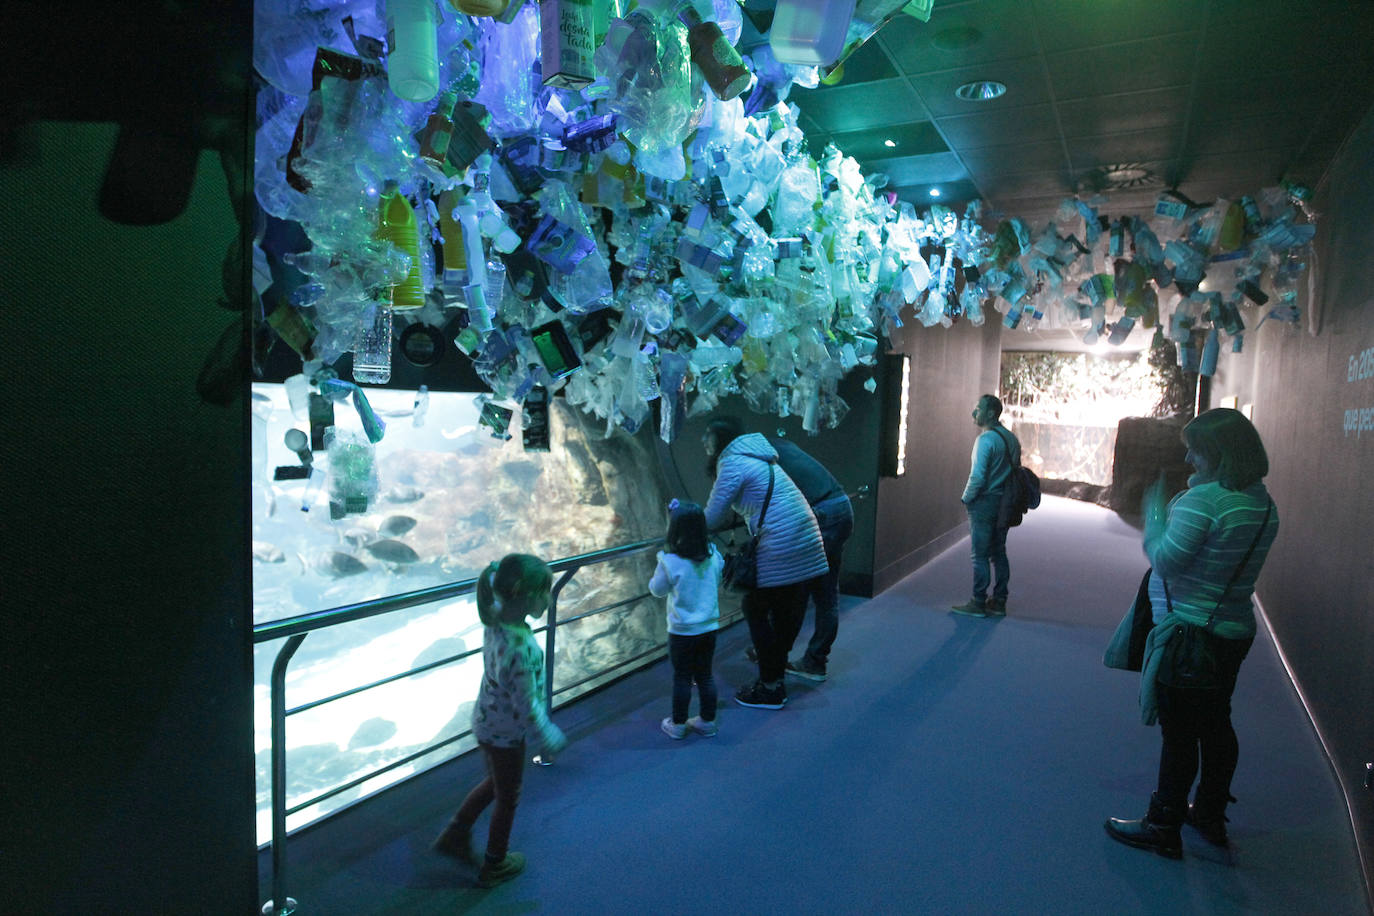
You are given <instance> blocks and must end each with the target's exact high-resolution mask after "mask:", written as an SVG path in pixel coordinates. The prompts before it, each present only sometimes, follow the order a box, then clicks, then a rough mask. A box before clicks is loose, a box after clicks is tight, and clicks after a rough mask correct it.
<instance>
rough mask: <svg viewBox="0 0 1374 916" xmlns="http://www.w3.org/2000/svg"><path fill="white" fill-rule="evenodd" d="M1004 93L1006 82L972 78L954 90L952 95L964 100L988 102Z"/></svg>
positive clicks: (1005, 91) (1005, 92)
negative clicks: (969, 81)
mask: <svg viewBox="0 0 1374 916" xmlns="http://www.w3.org/2000/svg"><path fill="white" fill-rule="evenodd" d="M1006 94H1007V84H1006V83H999V82H997V81H996V80H974V81H973V82H971V83H964V85H962V86H960V87H959V88H958V89H956V90H954V95H955V96H956V97H957V98H960V99H963V100H964V101H965V102H988V101H991V100H992V99H998V98H1001V97H1002V96H1004V95H1006Z"/></svg>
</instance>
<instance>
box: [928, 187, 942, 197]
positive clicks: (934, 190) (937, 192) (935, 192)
mask: <svg viewBox="0 0 1374 916" xmlns="http://www.w3.org/2000/svg"><path fill="white" fill-rule="evenodd" d="M930 196H931V197H939V196H940V189H939V188H931V189H930Z"/></svg>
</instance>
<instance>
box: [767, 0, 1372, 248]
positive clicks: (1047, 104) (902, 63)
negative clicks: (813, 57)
mask: <svg viewBox="0 0 1374 916" xmlns="http://www.w3.org/2000/svg"><path fill="white" fill-rule="evenodd" d="M771 5H772V0H751V2H748V3H746V10H747V11H748V12H749V13H750V16H747V17H746V23H745V35H744V36H743V37H742V39H741V46H742V48H746V49H747V48H748V47H749V46H751V45H755V44H759V43H762V42H763V41H765V40H766V38H764V37H762V36H761V35H760V33H759V31H758V30H757V29H756V28H755V27H754V25H755V23H758V24H761V25H762V26H763V27H764V28H766V27H767V23H768V19H769V18H770V16H771V13H770V12H769V10H770V8H771ZM751 19H752V21H750V20H751ZM844 71H845V72H844V76H843V80H842V81H841V82H840V83H839V84H837V85H835V86H822V87H820V88H817V89H800V88H794V89H793V91H792V94H791V96H790V99H789V100H790V101H792V102H795V103H796V104H797V106H798V107H799V108H800V109H801V112H802V117H801V126H802V129H803V130H804V131H805V132H806V133H807V135H808V138H809V139H810V142H811V145H812V146H813V148H815V149H817V150H819V149H820V148H821V147H823V146H824V144H825V143H826V142H827V141H833V142H834V143H835V144H836V145H837V146H838V147H839V148H840V149H841V150H842V151H844V152H845V153H846V154H848V155H850V156H853V157H854V158H856V159H858V160H859V162H860V163H861V165H862V166H863V169H864V172H865V173H871V172H884V173H886V174H887V175H888V176H889V179H890V185H889V187H890V188H891V189H892V190H895V191H897V193H898V194H899V196H900V197H902V198H903V199H905V200H910V201H912V202H913V203H915V204H916V205H917V206H918V207H922V206H925V205H927V204H929V203H931V202H932V200H933V199H932V198H931V197H930V196H929V191H930V189H931V188H932V187H936V188H939V189H940V191H941V192H942V198H941V200H942V202H946V203H950V202H953V203H962V202H964V201H967V200H970V199H973V198H982V199H984V200H985V201H987V202H988V204H989V205H990V209H991V211H992V213H993V214H997V213H1001V214H1005V215H1008V216H1019V217H1022V218H1023V219H1026V220H1028V221H1031V222H1034V223H1037V224H1039V223H1043V222H1044V221H1045V220H1047V219H1048V218H1049V217H1050V216H1051V215H1052V214H1053V212H1054V211H1055V209H1056V208H1057V207H1058V206H1059V203H1060V202H1061V201H1062V200H1063V199H1064V197H1065V196H1067V195H1071V194H1073V193H1074V192H1075V191H1076V190H1078V189H1080V188H1086V189H1090V190H1089V193H1091V191H1094V190H1099V189H1105V186H1106V178H1105V177H1104V175H1103V174H1102V169H1103V167H1104V166H1109V165H1113V164H1123V163H1130V164H1136V165H1138V167H1139V168H1140V169H1143V170H1145V171H1147V172H1148V173H1149V175H1148V177H1147V178H1145V179H1144V180H1143V182H1138V183H1137V185H1136V186H1135V187H1132V188H1129V189H1120V190H1106V197H1107V204H1106V206H1105V208H1104V209H1105V210H1106V211H1107V212H1110V213H1112V214H1113V215H1116V214H1122V213H1143V212H1145V211H1147V210H1149V209H1151V208H1152V207H1153V205H1154V202H1155V200H1156V199H1157V198H1158V196H1159V194H1160V192H1161V191H1163V190H1165V189H1167V188H1175V189H1177V190H1178V191H1180V192H1181V193H1183V194H1184V195H1186V196H1187V197H1189V198H1191V199H1192V200H1195V201H1207V200H1211V199H1214V198H1216V197H1232V196H1238V195H1240V194H1245V193H1252V192H1254V191H1256V190H1258V189H1259V188H1262V187H1268V186H1272V185H1274V184H1276V183H1277V182H1278V181H1279V180H1280V179H1281V178H1283V177H1285V176H1288V177H1291V178H1293V179H1294V180H1296V181H1298V182H1301V183H1305V184H1308V185H1315V184H1316V183H1317V182H1318V181H1319V180H1320V178H1321V176H1322V174H1323V173H1324V172H1325V170H1326V168H1327V166H1328V165H1329V164H1330V162H1331V160H1332V158H1333V156H1334V155H1335V153H1336V151H1337V149H1338V148H1339V146H1340V144H1341V142H1342V141H1343V140H1344V138H1345V137H1346V135H1347V134H1348V133H1349V132H1350V130H1351V129H1352V128H1353V127H1354V125H1355V124H1356V123H1357V122H1358V120H1359V118H1360V117H1361V116H1362V115H1363V114H1364V112H1365V111H1367V110H1368V109H1369V107H1370V105H1371V103H1372V102H1374V2H1370V0H1305V2H1280V0H963V2H946V0H937V2H936V3H935V8H934V10H933V12H932V14H931V16H930V21H929V22H921V21H919V20H917V19H914V18H912V17H910V16H906V15H899V16H898V17H897V18H896V19H895V20H893V21H892V22H891V23H889V24H888V25H887V26H886V27H885V28H883V29H882V30H881V31H880V32H879V33H878V34H877V35H876V36H875V37H874V38H873V39H871V40H870V41H869V42H868V43H867V44H865V45H864V46H863V47H862V48H860V49H859V50H858V51H857V52H855V53H854V54H853V55H852V56H851V57H850V58H849V60H848V61H847V62H846V63H845V65H844ZM972 80H996V81H999V82H1002V83H1005V84H1006V86H1007V93H1006V95H1005V96H1003V97H1001V98H999V99H995V100H992V101H984V102H966V101H963V100H961V99H959V98H957V97H956V96H955V94H954V90H955V89H956V87H958V86H960V85H961V84H963V83H967V82H969V81H972ZM885 140H892V141H893V142H895V144H896V146H895V147H891V148H889V147H888V146H886V145H885V144H884V141H885Z"/></svg>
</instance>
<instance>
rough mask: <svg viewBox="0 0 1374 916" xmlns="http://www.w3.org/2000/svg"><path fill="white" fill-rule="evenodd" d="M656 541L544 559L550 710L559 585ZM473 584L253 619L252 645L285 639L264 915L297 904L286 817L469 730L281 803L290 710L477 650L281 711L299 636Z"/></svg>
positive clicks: (274, 684) (276, 683)
mask: <svg viewBox="0 0 1374 916" xmlns="http://www.w3.org/2000/svg"><path fill="white" fill-rule="evenodd" d="M662 543H663V539H662V538H653V539H650V540H644V541H637V542H635V543H632V544H625V545H622V546H620V547H611V548H607V549H605V550H597V551H592V552H591V553H584V554H579V555H577V556H573V557H567V558H565V559H562V560H557V561H555V562H553V563H550V564H549V568H550V569H551V570H552V571H553V572H554V573H561V575H559V577H558V580H557V582H556V583H555V585H554V588H553V594H552V598H551V599H550V602H549V610H548V622H547V623H546V624H544V625H543V626H541V627H539V628H537V629H536V630H535V632H543V633H544V634H545V637H544V639H545V666H546V672H545V673H546V676H545V688H544V689H545V700H546V702H547V703H548V705H549V708H550V710H552V708H553V696H554V690H553V656H554V639H555V633H556V631H557V628H558V596H559V594H560V593H561V592H562V590H563V587H564V586H565V585H567V583H568V582H569V581H571V580H572V578H573V576H574V575H576V574H577V571H578V570H580V569H582V568H584V567H587V566H593V565H597V564H600V563H608V562H610V561H612V560H617V559H620V558H622V557H627V556H634V555H636V554H640V553H645V552H647V551H649V550H652V549H655V548H657V547H659V546H661V545H662ZM476 589H477V579H476V578H472V579H464V580H462V581H460V582H451V583H448V584H446V585H438V586H434V587H432V588H425V589H418V590H416V591H412V592H405V593H402V594H400V595H390V596H388V597H385V598H376V599H373V600H370V601H362V602H358V603H356V604H347V605H341V606H339V607H336V608H330V609H328V610H324V611H314V612H311V613H308V614H299V615H296V616H294V617H286V618H283V619H281V620H274V621H269V622H267V623H263V624H259V625H257V626H254V627H253V642H254V644H258V643H265V642H271V641H273V640H277V639H285V640H286V642H285V643H284V644H283V645H282V647H281V649H279V650H278V652H277V657H276V659H275V660H274V662H273V664H272V681H271V730H272V739H271V740H272V748H271V753H272V899H270V900H268V901H267V903H265V904H263V907H262V912H263V914H264V916H289V914H291V913H293V912H294V911H295V908H296V905H297V904H296V901H295V900H294V899H292V898H291V897H288V896H286V893H285V884H286V818H287V816H288V815H289V814H294V813H296V812H298V811H300V810H302V809H304V808H307V807H309V806H310V805H314V804H318V803H319V802H321V801H324V800H326V799H329V798H332V797H334V796H335V795H338V794H340V793H342V792H345V791H348V790H349V789H352V788H355V787H356V786H358V785H361V784H362V783H364V782H366V781H368V780H370V779H374V778H376V777H377V776H379V775H381V774H383V773H386V772H389V771H391V770H393V769H396V768H398V767H401V766H404V765H406V764H407V763H410V762H412V761H414V760H417V759H419V758H421V757H423V756H425V755H426V754H430V753H433V752H434V751H436V750H438V749H439V748H441V747H444V746H446V745H448V744H452V743H453V742H455V741H460V740H462V739H463V738H464V737H466V736H467V735H470V734H471V730H468V731H466V732H462V733H460V734H457V735H451V736H449V737H448V738H444V739H442V740H440V741H438V742H435V743H434V744H431V745H429V746H427V747H425V748H423V749H421V750H419V751H416V752H415V753H413V754H410V755H408V756H406V757H404V758H402V759H400V760H394V761H392V762H391V763H388V764H385V765H384V766H382V767H380V768H378V769H376V770H372V771H371V772H369V773H366V774H364V775H362V776H359V777H357V778H356V779H353V780H350V781H349V782H348V783H347V784H346V785H343V786H335V787H334V788H333V789H330V790H328V791H327V792H324V793H322V794H320V795H317V796H315V797H313V798H310V799H308V800H306V801H303V802H300V803H298V804H296V805H294V806H292V807H290V808H288V807H287V804H286V717H287V716H288V715H294V714H296V713H299V712H304V711H306V710H309V709H314V708H316V707H319V706H323V705H324V704H326V703H331V702H334V701H335V700H340V699H343V698H345V697H349V696H353V695H355V694H358V693H361V692H363V691H364V690H370V689H372V688H373V687H380V686H381V685H383V684H389V683H392V682H394V681H397V680H401V679H403V678H407V677H411V676H413V675H415V674H418V673H422V672H424V671H428V670H432V669H434V668H438V667H440V666H442V665H446V664H451V663H453V662H456V661H461V660H462V659H464V658H467V657H469V656H471V655H474V654H476V653H477V652H479V651H481V650H480V649H471V650H468V651H466V652H462V653H459V654H458V655H454V656H450V657H448V658H445V659H440V660H438V661H435V662H430V663H427V664H425V665H420V666H418V667H416V668H412V669H410V670H408V671H404V672H401V673H399V674H394V675H390V676H388V677H385V678H381V679H379V680H376V681H372V682H370V683H368V684H363V685H361V686H358V687H354V688H350V689H349V690H345V691H343V692H341V693H337V694H334V695H332V696H328V697H322V698H320V699H317V700H312V701H311V702H309V703H305V704H302V705H300V706H297V707H294V708H292V709H290V710H288V709H287V708H286V669H287V667H288V666H289V665H290V662H291V658H292V656H294V655H295V654H296V650H297V649H299V648H300V646H301V643H303V642H304V641H305V638H306V636H308V635H309V634H310V633H312V632H314V631H316V630H323V629H326V628H328V627H333V626H338V625H340V624H344V623H353V622H356V621H359V620H366V619H368V618H371V617H378V616H381V615H382V614H389V613H392V612H394V611H399V610H404V609H405V608H410V607H418V606H420V605H424V604H433V603H435V602H439V601H445V600H449V599H452V598H460V597H463V596H465V595H469V594H472V593H473V592H474V591H476ZM648 597H650V595H649V593H647V592H645V593H642V594H639V595H636V596H635V597H633V598H629V599H624V600H620V601H616V602H613V603H612V604H609V605H605V606H603V607H600V608H596V609H595V610H592V611H589V612H587V613H585V614H579V615H577V616H576V617H572V618H569V619H568V620H566V621H564V623H573V622H575V621H578V620H584V619H586V618H588V617H591V616H594V615H596V614H602V613H605V612H607V611H611V610H615V609H617V608H621V607H626V606H628V605H630V604H634V603H636V602H638V601H642V600H644V599H645V598H648ZM661 651H663V649H662V647H661V646H659V647H655V648H653V649H651V650H649V651H647V652H643V653H640V654H639V655H637V656H635V657H634V658H630V659H625V660H623V661H621V662H618V663H616V664H615V665H612V666H610V667H609V668H606V669H604V670H602V671H600V672H598V673H596V674H594V675H592V676H591V677H588V678H584V679H583V680H581V681H578V682H577V683H576V684H569V685H565V686H564V687H562V688H560V689H559V691H558V692H559V693H562V692H564V691H566V690H570V689H573V688H575V687H578V686H581V685H582V684H585V683H587V682H588V681H591V680H595V679H596V678H599V677H604V676H606V674H608V673H609V672H612V671H615V670H617V669H619V668H623V667H625V666H626V665H629V664H633V663H635V662H638V661H640V660H642V659H644V658H646V657H648V656H650V655H653V654H656V653H658V652H661ZM277 901H281V902H282V904H281V905H280V906H279V905H278V904H277Z"/></svg>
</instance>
